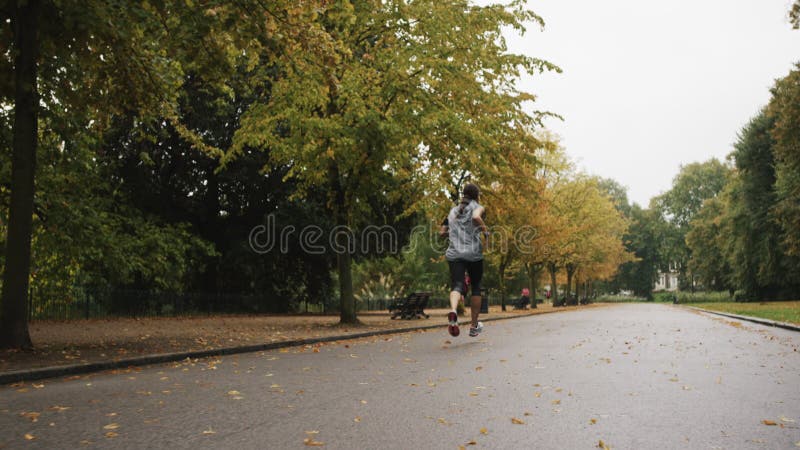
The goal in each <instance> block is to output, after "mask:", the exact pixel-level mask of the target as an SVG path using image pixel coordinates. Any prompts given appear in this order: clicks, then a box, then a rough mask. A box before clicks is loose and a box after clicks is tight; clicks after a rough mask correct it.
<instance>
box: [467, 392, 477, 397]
mask: <svg viewBox="0 0 800 450" xmlns="http://www.w3.org/2000/svg"><path fill="white" fill-rule="evenodd" d="M469 396H470V397H477V396H478V393H477V392H470V393H469Z"/></svg>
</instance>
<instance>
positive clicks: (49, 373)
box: [0, 309, 574, 386]
mask: <svg viewBox="0 0 800 450" xmlns="http://www.w3.org/2000/svg"><path fill="white" fill-rule="evenodd" d="M566 311H574V309H562V310H553V311H542V312H537V313H531V314H520V315H517V316H510V317H493V318H489V319H484V320H482V322H492V321H496V320H509V319H518V318H521V317H531V316H538V315H542V314H551V313H557V312H566ZM459 323H460V324H466V323H469V321H468V320H464V321H461V322H459ZM445 325H446V324H445V323H440V324H437V325H423V326H416V327H408V328H394V329H386V330H376V331H368V332H364V333H355V334H343V335H336V336H326V337H321V338H309V339H295V340H291V341H283V342H270V343H264V344H253V345H239V346H234V347H222V348H216V349H209V350H196V351H186V352H174V353H159V354H154V355H146V356H138V357H135V358H125V359H118V360H109V361H97V362H92V363H82V364H70V365H65V366H51V367H39V368H35V369H24V370H15V371H9V372H5V373H0V386H2V385H7V384H11V383H19V382H21V381H36V380H43V379H46V378H57V377H65V376H71V375H81V374H87V373H92V372H102V371H104V370H114V369H123V368H127V367H135V366H147V365H152V364H162V363H168V362H175V361H182V360H184V359H187V358H189V359H196V358H207V357H210V356H222V355H235V354H239V353H252V352H260V351H264V350H275V349H279V348H287V347H298V346H301V345H311V344H319V343H322V342H333V341H344V340H350V339H360V338H365V337H372V336H382V335H386V334H398V333H410V332H414V331H424V330H432V329H435V328H444V327H445Z"/></svg>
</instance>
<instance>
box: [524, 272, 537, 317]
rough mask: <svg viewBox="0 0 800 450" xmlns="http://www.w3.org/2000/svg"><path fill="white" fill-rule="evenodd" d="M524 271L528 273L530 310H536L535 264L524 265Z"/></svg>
mask: <svg viewBox="0 0 800 450" xmlns="http://www.w3.org/2000/svg"><path fill="white" fill-rule="evenodd" d="M525 269H526V270H527V272H528V280H529V282H528V284H529V286H530V290H531V308H536V290H537V288H538V286H537V284H538V283H537V278H538V277H537V275H538V272H539V269H538V268H537V267H536V264H527V263H526V264H525Z"/></svg>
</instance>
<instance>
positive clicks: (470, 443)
mask: <svg viewBox="0 0 800 450" xmlns="http://www.w3.org/2000/svg"><path fill="white" fill-rule="evenodd" d="M465 445H478V443H477V442H475V441H469V442H467V443H466V444H465Z"/></svg>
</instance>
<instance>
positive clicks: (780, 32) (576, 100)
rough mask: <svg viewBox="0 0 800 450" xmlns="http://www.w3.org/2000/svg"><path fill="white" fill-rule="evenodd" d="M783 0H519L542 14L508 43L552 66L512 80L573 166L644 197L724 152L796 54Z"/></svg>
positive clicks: (797, 41)
mask: <svg viewBox="0 0 800 450" xmlns="http://www.w3.org/2000/svg"><path fill="white" fill-rule="evenodd" d="M790 4H791V1H790V0H726V1H722V0H693V1H689V0H672V1H654V0H646V1H642V0H639V1H636V0H606V1H596V0H594V1H592V0H528V6H529V7H530V8H531V9H532V10H533V11H535V12H536V13H537V14H539V15H540V16H542V17H543V18H544V20H545V23H546V26H545V29H544V31H543V32H540V31H539V29H538V27H535V26H530V27H529V28H528V32H527V33H526V34H525V36H523V37H522V38H520V37H519V36H518V35H513V36H509V38H508V43H509V47H510V48H509V50H510V51H513V52H515V53H525V54H527V55H530V56H535V57H538V58H543V59H547V60H549V61H551V62H553V63H555V64H556V65H558V66H560V67H561V68H562V69H563V70H564V72H563V73H562V74H555V73H551V74H545V75H541V76H534V77H528V78H525V79H523V80H522V82H521V84H520V85H519V87H520V88H521V89H522V90H526V91H529V92H532V93H534V94H536V95H537V96H538V101H537V103H536V105H535V107H536V108H537V109H541V110H549V111H553V112H556V113H558V114H560V115H562V116H563V117H564V119H565V121H564V122H560V121H558V120H555V119H553V120H548V121H547V122H546V125H547V126H548V128H550V129H551V130H553V131H554V132H556V133H557V134H559V135H560V136H561V138H562V145H563V146H564V147H565V148H566V150H567V153H568V154H569V155H570V156H571V157H572V158H573V159H574V160H576V161H577V163H578V166H579V167H580V168H581V169H583V170H584V171H586V172H588V173H591V174H595V175H599V176H602V177H606V178H613V179H615V180H617V181H618V182H620V183H621V184H623V185H625V186H627V187H628V197H629V199H630V201H631V202H636V203H639V204H640V205H642V206H647V204H648V202H649V200H650V198H651V197H653V196H655V195H658V194H659V193H661V192H663V191H666V190H668V189H669V188H670V187H671V185H672V178H673V177H674V176H675V175H676V174H677V173H678V171H679V168H680V165H682V164H688V163H691V162H698V161H706V160H708V159H709V158H711V157H717V158H720V159H724V158H725V156H726V155H727V154H728V153H730V151H731V150H732V145H733V143H734V142H735V141H736V138H737V135H738V132H739V131H740V130H741V128H742V127H743V126H744V125H745V124H746V123H747V121H748V120H749V119H750V118H751V117H753V116H754V115H755V114H756V113H757V112H758V110H759V109H760V108H761V107H762V106H764V105H765V104H766V103H767V102H768V101H769V88H770V87H771V86H772V84H773V82H774V80H775V79H776V78H781V77H783V76H785V75H787V74H788V73H789V71H790V70H791V68H792V67H793V63H794V62H800V31H796V30H792V29H791V26H790V24H789V23H788V19H787V12H788V10H789V7H790Z"/></svg>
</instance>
